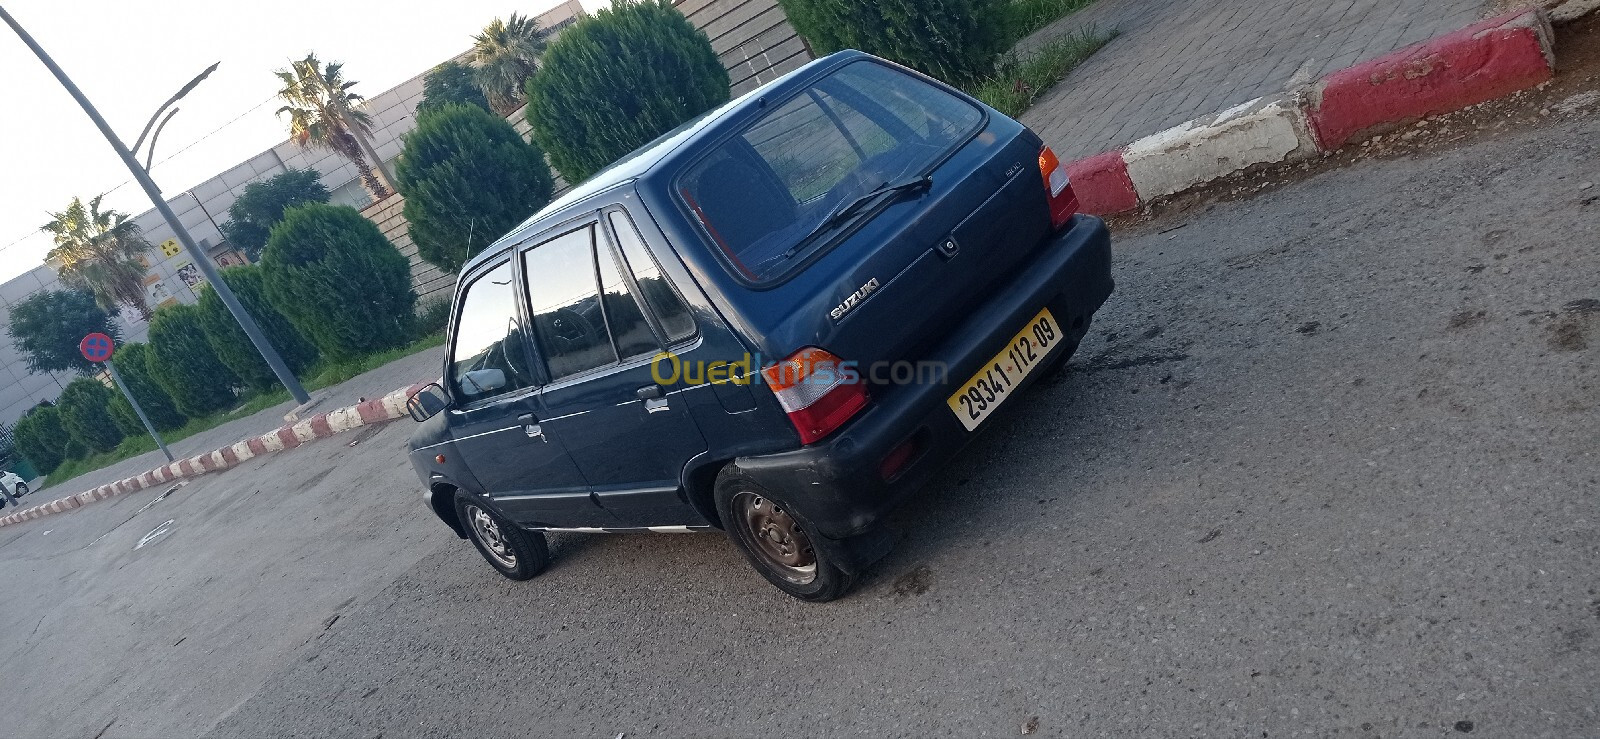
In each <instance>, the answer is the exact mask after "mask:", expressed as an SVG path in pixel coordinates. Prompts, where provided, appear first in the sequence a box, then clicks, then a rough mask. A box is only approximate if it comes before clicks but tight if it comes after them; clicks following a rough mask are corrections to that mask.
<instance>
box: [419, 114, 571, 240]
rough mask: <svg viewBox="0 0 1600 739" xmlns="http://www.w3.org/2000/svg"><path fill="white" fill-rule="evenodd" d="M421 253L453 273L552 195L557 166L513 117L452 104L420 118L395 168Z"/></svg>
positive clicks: (542, 205)
mask: <svg viewBox="0 0 1600 739" xmlns="http://www.w3.org/2000/svg"><path fill="white" fill-rule="evenodd" d="M394 176H395V186H396V187H397V188H398V189H399V190H400V194H402V195H404V196H405V198H406V204H405V216H406V221H408V222H409V223H410V225H411V240H412V241H414V242H416V244H417V255H418V256H420V257H422V258H423V259H424V260H427V261H428V262H431V263H433V264H435V265H438V267H439V268H440V269H442V270H445V271H446V272H459V271H460V270H461V265H462V264H464V263H466V261H467V259H468V258H469V257H471V256H472V255H474V254H477V253H478V252H480V251H482V250H483V248H484V247H485V246H488V245H489V244H491V243H494V240H495V239H498V238H500V237H501V236H503V235H505V233H506V232H507V231H510V230H511V229H512V227H514V226H516V225H517V224H519V223H521V222H522V221H524V220H526V219H527V217H528V216H531V215H533V213H534V211H537V210H538V209H540V208H542V207H544V205H545V204H546V203H548V202H550V190H551V189H552V187H553V183H552V182H551V180H550V167H549V166H548V165H546V164H545V162H544V152H542V151H539V147H537V146H534V145H532V144H529V143H527V142H526V141H523V140H522V136H520V135H518V134H517V130H516V129H515V128H512V127H511V124H510V123H507V122H506V121H505V119H503V118H501V117H499V116H497V115H495V114H493V113H490V112H488V111H485V110H482V109H480V108H476V107H473V106H471V105H447V106H445V107H443V108H441V109H439V110H436V111H434V112H432V113H430V114H428V115H426V116H423V117H421V118H420V119H419V121H418V123H417V128H416V130H414V131H412V132H411V133H410V135H408V136H406V147H405V150H404V151H402V152H401V153H400V163H399V165H398V166H396V167H395V171H394Z"/></svg>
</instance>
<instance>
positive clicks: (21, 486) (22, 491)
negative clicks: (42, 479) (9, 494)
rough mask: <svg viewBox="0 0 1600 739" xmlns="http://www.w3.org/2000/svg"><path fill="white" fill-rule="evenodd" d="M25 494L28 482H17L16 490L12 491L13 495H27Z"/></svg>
mask: <svg viewBox="0 0 1600 739" xmlns="http://www.w3.org/2000/svg"><path fill="white" fill-rule="evenodd" d="M27 494H28V484H27V483H23V482H19V483H17V492H16V493H14V494H13V495H14V496H15V497H18V498H20V497H22V496H24V495H27Z"/></svg>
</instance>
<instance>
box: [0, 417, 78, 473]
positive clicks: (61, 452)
mask: <svg viewBox="0 0 1600 739" xmlns="http://www.w3.org/2000/svg"><path fill="white" fill-rule="evenodd" d="M12 436H13V437H14V438H15V440H16V445H17V452H18V453H20V454H21V455H22V458H23V459H26V460H28V462H29V463H31V464H32V465H33V466H34V469H37V470H38V471H39V473H40V474H43V475H48V474H50V473H51V472H54V471H55V469H56V468H57V467H60V466H61V463H62V462H63V461H64V460H65V459H66V456H67V455H66V448H67V443H68V441H69V439H68V436H67V430H66V429H64V428H62V427H61V415H60V413H59V412H58V411H56V408H55V406H53V405H50V404H49V403H40V404H39V405H36V406H34V407H33V409H32V410H30V411H28V412H27V414H25V415H24V416H23V417H22V418H21V419H20V420H18V421H17V425H16V426H15V427H14V428H13V429H12Z"/></svg>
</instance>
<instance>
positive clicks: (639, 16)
mask: <svg viewBox="0 0 1600 739" xmlns="http://www.w3.org/2000/svg"><path fill="white" fill-rule="evenodd" d="M727 100H728V72H727V70H726V69H723V67H722V62H720V61H718V60H717V54H716V52H715V51H713V50H712V48H711V41H710V40H709V39H707V38H706V35H705V34H704V33H702V32H701V31H699V30H698V29H696V28H695V27H694V26H692V25H690V24H689V20H688V19H687V18H685V17H684V16H683V14H682V13H679V12H678V11H677V10H676V9H674V8H673V7H672V6H671V5H670V4H669V3H667V2H666V0H618V1H617V2H616V3H615V4H614V5H612V6H611V7H610V8H609V9H606V10H602V11H600V12H599V13H597V14H595V15H594V16H591V17H589V18H585V19H583V20H580V21H578V22H577V23H576V24H574V25H573V26H572V27H571V28H568V29H567V30H566V31H565V32H563V33H562V34H561V36H560V37H559V38H557V39H556V40H555V42H554V43H552V44H551V45H550V49H549V50H548V51H546V52H545V55H544V66H543V68H542V69H541V70H540V72H539V74H538V75H537V76H535V77H534V78H533V79H531V80H529V82H528V112H527V116H528V122H529V123H530V124H532V126H533V132H534V138H535V140H536V141H538V143H539V146H540V148H542V149H544V150H545V151H546V152H548V153H549V154H550V162H551V163H552V164H553V165H555V168H556V171H558V172H560V173H561V174H562V176H563V177H565V178H566V180H567V181H568V182H572V183H577V182H579V181H581V180H584V179H587V178H588V177H589V176H590V175H592V174H594V173H595V172H598V171H600V170H601V169H603V168H604V167H606V165H609V164H611V163H612V162H614V161H616V160H617V159H620V158H621V157H622V156H623V155H624V154H627V153H628V152H630V151H633V150H634V149H637V148H639V147H640V146H641V145H643V144H646V143H648V142H649V141H650V140H652V139H654V138H656V137H657V136H660V135H661V134H663V133H666V132H667V131H670V130H672V129H673V128H676V127H677V126H678V125H679V124H681V123H683V122H684V121H687V120H689V119H690V118H693V117H695V116H697V115H699V114H701V113H704V112H705V111H707V110H710V109H711V108H714V107H716V106H718V105H721V104H722V103H724V102H726V101H727Z"/></svg>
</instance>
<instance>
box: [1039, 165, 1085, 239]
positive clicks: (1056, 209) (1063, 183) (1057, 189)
mask: <svg viewBox="0 0 1600 739" xmlns="http://www.w3.org/2000/svg"><path fill="white" fill-rule="evenodd" d="M1039 174H1040V175H1041V176H1043V177H1044V191H1045V193H1046V194H1048V195H1049V196H1050V227H1051V228H1061V227H1062V226H1065V225H1067V221H1068V220H1071V218H1072V216H1073V214H1075V213H1077V212H1078V195H1077V193H1074V192H1073V191H1072V180H1071V179H1070V178H1068V177H1067V165H1065V164H1062V163H1061V160H1060V159H1058V158H1056V153H1055V152H1054V151H1051V150H1050V147H1048V146H1046V147H1044V148H1043V149H1041V150H1039Z"/></svg>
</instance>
